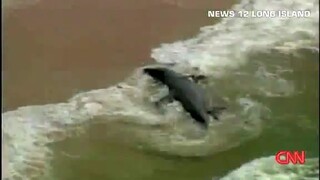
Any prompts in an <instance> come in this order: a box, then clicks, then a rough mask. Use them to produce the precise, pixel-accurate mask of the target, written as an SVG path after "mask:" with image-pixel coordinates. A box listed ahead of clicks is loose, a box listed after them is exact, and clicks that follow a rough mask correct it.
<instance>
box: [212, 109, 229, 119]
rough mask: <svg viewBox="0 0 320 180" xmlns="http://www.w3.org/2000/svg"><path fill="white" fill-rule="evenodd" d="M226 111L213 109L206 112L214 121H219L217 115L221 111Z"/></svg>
mask: <svg viewBox="0 0 320 180" xmlns="http://www.w3.org/2000/svg"><path fill="white" fill-rule="evenodd" d="M225 109H227V108H226V107H213V108H212V109H210V110H208V111H207V113H208V114H210V115H211V116H212V117H213V118H214V119H215V120H219V117H218V116H219V115H220V114H221V112H222V111H223V110H225Z"/></svg>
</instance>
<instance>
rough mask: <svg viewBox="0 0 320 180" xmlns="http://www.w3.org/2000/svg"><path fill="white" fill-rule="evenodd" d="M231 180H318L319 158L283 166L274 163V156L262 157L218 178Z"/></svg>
mask: <svg viewBox="0 0 320 180" xmlns="http://www.w3.org/2000/svg"><path fill="white" fill-rule="evenodd" d="M232 179H259V180H260V179H261V180H269V179H277V180H294V179H297V180H298V179H306V180H316V179H319V158H309V159H307V160H306V163H305V164H303V165H293V164H289V165H288V166H283V165H279V164H276V163H275V161H274V156H270V157H262V158H258V159H255V160H253V161H251V162H248V163H245V164H244V165H242V166H241V167H239V168H238V169H236V170H234V171H232V172H230V173H229V174H228V175H226V176H225V177H223V178H220V180H232Z"/></svg>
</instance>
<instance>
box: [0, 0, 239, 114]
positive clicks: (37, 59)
mask: <svg viewBox="0 0 320 180" xmlns="http://www.w3.org/2000/svg"><path fill="white" fill-rule="evenodd" d="M234 2H235V1H234V0H228V1H223V2H221V1H217V0H215V1H213V2H211V1H209V0H202V1H199V2H197V3H195V2H193V1H191V0H180V1H178V0H175V1H170V0H165V1H160V0H94V1H87V0H43V1H40V2H37V3H34V4H31V5H29V6H25V7H24V8H22V7H23V6H21V4H20V8H18V9H15V10H12V9H9V10H6V11H5V13H6V14H5V18H4V23H3V30H4V31H3V69H2V73H3V87H4V91H3V105H4V106H3V111H7V110H12V109H15V108H17V107H19V106H26V105H38V104H48V103H57V102H63V101H66V99H68V98H70V97H71V96H72V95H74V94H75V93H78V92H81V91H87V90H90V89H98V88H105V87H108V86H110V85H111V84H114V83H117V82H118V81H120V80H122V79H124V78H125V77H127V76H128V75H129V74H130V73H131V72H132V70H134V69H135V68H136V67H138V66H141V65H143V64H145V63H151V62H152V61H153V60H151V58H150V52H151V49H152V48H154V47H158V46H159V45H160V44H161V43H170V42H173V41H176V40H179V39H187V38H190V37H191V36H193V35H196V33H197V32H198V31H199V28H200V27H201V26H204V25H208V24H212V23H214V22H215V21H217V19H214V18H207V10H208V9H213V8H215V9H226V8H230V7H231V5H232V4H233V3H234Z"/></svg>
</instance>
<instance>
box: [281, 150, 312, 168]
mask: <svg viewBox="0 0 320 180" xmlns="http://www.w3.org/2000/svg"><path fill="white" fill-rule="evenodd" d="M275 160H276V162H277V163H278V164H282V165H286V164H289V163H290V162H291V163H292V164H298V163H299V164H304V163H305V161H306V152H305V151H301V152H299V151H292V152H291V151H279V152H278V153H277V154H276V156H275Z"/></svg>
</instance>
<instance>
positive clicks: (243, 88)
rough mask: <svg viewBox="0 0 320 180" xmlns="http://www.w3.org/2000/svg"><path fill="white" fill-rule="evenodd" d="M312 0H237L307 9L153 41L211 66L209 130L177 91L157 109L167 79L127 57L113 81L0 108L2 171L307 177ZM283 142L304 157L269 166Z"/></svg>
mask: <svg viewBox="0 0 320 180" xmlns="http://www.w3.org/2000/svg"><path fill="white" fill-rule="evenodd" d="M318 4H319V2H318V1H314V0H309V1H302V0H301V1H300V0H295V1H281V2H280V1H264V0H259V1H255V2H251V1H245V0H244V1H242V2H241V3H239V4H238V5H235V6H234V7H233V8H234V9H244V8H245V9H247V10H252V9H273V10H277V9H310V10H311V11H312V17H310V18H304V19H276V18H274V19H270V18H269V19H263V18H256V19H223V20H222V21H221V22H220V23H218V24H216V25H214V26H207V27H203V28H202V29H201V33H199V34H198V35H196V36H195V37H193V38H191V39H189V40H186V41H177V42H175V43H171V44H163V45H161V46H160V47H159V48H155V49H153V51H152V53H151V56H152V57H153V58H154V59H155V61H156V62H158V63H174V64H175V65H174V66H172V68H173V69H175V70H177V71H179V72H182V73H190V72H194V73H201V74H205V75H207V76H209V80H208V81H207V82H205V83H204V84H203V86H204V87H205V89H206V90H207V92H208V93H209V95H210V98H211V99H212V100H214V101H217V100H218V99H217V95H216V93H218V94H219V95H218V97H220V98H221V99H223V100H224V101H226V102H227V104H228V107H229V108H228V110H227V111H226V112H225V113H224V114H222V118H221V122H216V121H212V122H211V123H210V127H209V130H208V132H203V131H202V130H201V129H199V128H198V127H197V126H196V125H195V124H193V123H192V120H191V118H190V117H189V116H188V115H187V114H186V113H184V112H183V111H182V108H181V106H180V105H179V103H177V102H174V103H172V104H168V105H166V106H164V107H163V109H162V111H161V112H159V110H157V109H155V108H154V106H153V103H152V102H150V101H152V100H154V99H157V98H158V97H159V96H160V95H161V94H165V93H166V89H165V88H164V87H159V86H157V85H155V84H154V83H153V81H152V80H151V79H150V78H148V77H146V76H143V75H142V74H141V72H140V69H137V70H136V71H134V72H133V74H132V75H131V76H129V77H128V79H126V80H124V81H123V82H121V83H119V84H118V86H112V87H109V88H107V89H98V90H92V91H88V92H83V93H79V94H77V95H75V96H74V97H72V98H71V99H69V100H68V101H67V102H65V103H60V104H48V105H42V106H26V107H21V108H18V109H17V110H15V111H8V112H5V113H3V130H4V141H5V144H4V146H5V147H7V148H8V149H9V155H8V157H9V162H10V164H9V170H10V173H11V174H10V175H11V176H12V177H14V178H13V179H15V178H17V179H19V178H18V177H19V176H24V177H31V176H37V177H39V176H41V175H42V179H110V180H113V179H116V180H122V179H123V180H124V179H139V180H143V179H174V180H177V179H178V180H179V179H184V180H186V179H187V180H188V179H190V180H194V179H212V178H213V177H215V178H222V177H223V178H224V179H232V178H233V179H234V177H239V178H240V177H242V179H262V178H264V179H271V178H272V179H294V178H296V179H303V178H307V177H311V179H317V178H318V177H319V171H317V170H316V169H317V168H318V166H319V165H318V161H316V160H317V159H318V154H319V149H318V147H319V144H318V133H319V130H318V125H319V122H318V119H319V116H318V114H319V112H318V111H319V110H318V109H319V107H318V100H319V95H318V90H319V84H318V82H319V76H318V75H319V66H318V63H319V62H318V58H319V49H318V48H319V46H318V43H319V42H318V37H319V32H318V29H317V27H318V25H319V20H318V13H319V9H318ZM195 68H196V69H197V70H196V69H195ZM13 129H14V131H13ZM282 149H288V150H306V151H307V158H309V160H308V161H307V162H308V164H307V165H305V166H302V167H296V166H290V167H279V166H276V165H275V163H274V162H273V161H272V155H274V154H275V153H276V152H277V151H279V150H282ZM264 157H265V158H264ZM252 160H255V161H252ZM250 161H252V162H250ZM256 163H258V164H259V166H256V165H255V164H256ZM252 164H253V165H252ZM241 165H243V166H241ZM240 166H241V168H239V167H240ZM252 167H255V168H252ZM268 167H271V168H270V169H269V168H268ZM272 167H274V168H273V169H272ZM237 168H239V169H237ZM248 169H249V170H248ZM233 170H235V171H234V172H233V173H230V172H231V171H233ZM288 172H289V173H288ZM229 173H230V174H229ZM25 179H26V178H25Z"/></svg>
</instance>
